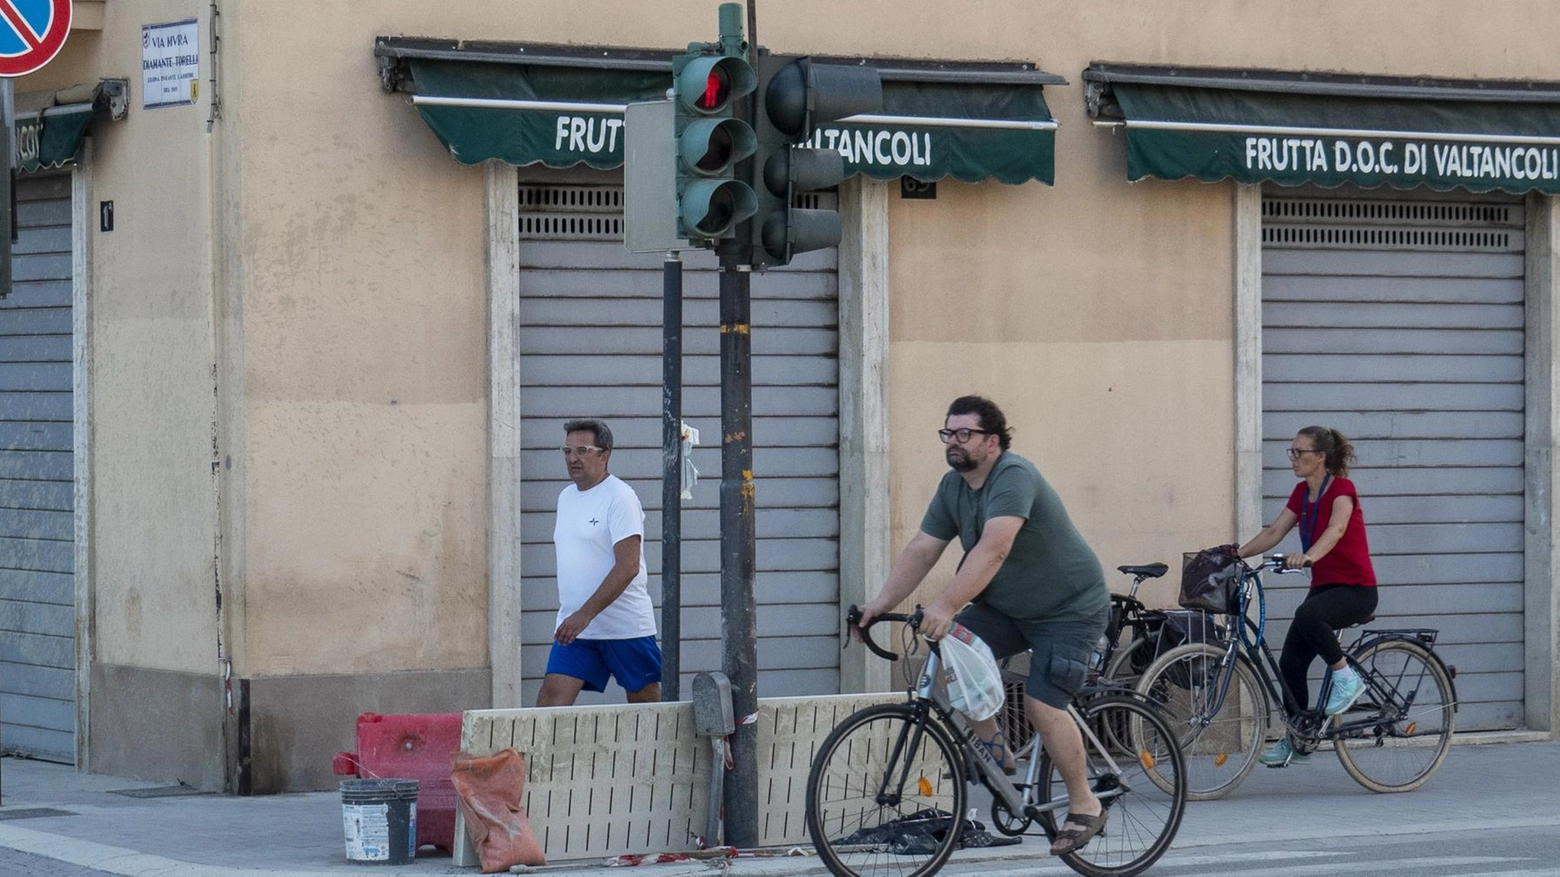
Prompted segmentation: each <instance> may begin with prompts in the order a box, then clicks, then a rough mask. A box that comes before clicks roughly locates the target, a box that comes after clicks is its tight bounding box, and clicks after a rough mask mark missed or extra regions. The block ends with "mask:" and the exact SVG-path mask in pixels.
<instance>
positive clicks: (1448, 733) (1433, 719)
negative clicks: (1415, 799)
mask: <svg viewBox="0 0 1560 877" xmlns="http://www.w3.org/2000/svg"><path fill="white" fill-rule="evenodd" d="M1353 659H1354V661H1355V663H1356V664H1357V668H1356V669H1358V670H1359V671H1360V672H1361V673H1362V674H1363V676H1364V679H1365V693H1364V694H1363V695H1361V696H1360V699H1359V701H1358V702H1356V703H1355V705H1354V707H1353V708H1352V709H1351V710H1349V711H1348V712H1347V713H1344V714H1343V715H1341V716H1338V717H1337V718H1335V719H1334V720H1333V722H1334V724H1333V727H1334V729H1335V732H1334V733H1335V736H1334V737H1333V748H1334V749H1335V750H1336V751H1337V753H1338V760H1339V761H1341V762H1343V769H1344V770H1346V771H1348V772H1349V776H1351V777H1354V779H1355V781H1357V782H1358V783H1359V784H1360V785H1362V786H1364V787H1365V788H1367V789H1370V790H1371V791H1372V792H1409V791H1413V790H1414V789H1417V788H1419V787H1420V786H1422V785H1424V784H1425V781H1426V780H1428V779H1430V775H1431V774H1433V773H1435V771H1436V768H1438V767H1440V766H1441V762H1443V761H1445V760H1446V753H1447V750H1448V749H1450V748H1451V745H1452V726H1453V724H1454V723H1455V720H1456V712H1455V706H1456V704H1455V702H1454V701H1453V698H1452V681H1451V679H1449V678H1447V675H1446V671H1445V669H1444V668H1442V666H1441V664H1440V663H1439V662H1438V661H1436V660H1435V659H1434V658H1432V657H1431V656H1430V653H1429V652H1427V651H1426V650H1425V649H1424V647H1423V646H1421V645H1419V644H1418V643H1412V642H1408V641H1406V640H1378V641H1376V642H1375V643H1373V644H1370V645H1368V646H1366V647H1365V649H1364V650H1363V651H1361V652H1359V653H1358V654H1356V655H1354V656H1353Z"/></svg>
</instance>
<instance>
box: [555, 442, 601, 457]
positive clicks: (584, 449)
mask: <svg viewBox="0 0 1560 877" xmlns="http://www.w3.org/2000/svg"><path fill="white" fill-rule="evenodd" d="M599 450H601V448H598V447H596V446H595V445H580V446H579V447H577V448H569V447H565V448H562V451H563V455H564V456H565V457H571V456H572V457H583V456H585V455H586V454H588V453H590V452H591V451H599Z"/></svg>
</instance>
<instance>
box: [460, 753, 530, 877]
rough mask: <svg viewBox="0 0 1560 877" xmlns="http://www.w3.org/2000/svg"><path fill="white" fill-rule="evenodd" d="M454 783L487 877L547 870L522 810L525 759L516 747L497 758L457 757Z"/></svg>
mask: <svg viewBox="0 0 1560 877" xmlns="http://www.w3.org/2000/svg"><path fill="white" fill-rule="evenodd" d="M450 781H451V782H453V783H454V784H455V798H456V806H457V807H459V808H460V814H461V817H462V818H463V819H465V820H466V833H467V834H469V835H470V836H471V845H472V846H473V847H475V848H476V851H477V856H478V857H479V858H480V859H481V861H482V873H484V874H495V873H498V872H500V871H507V870H509V868H510V866H511V865H545V864H547V857H546V856H545V855H543V854H542V845H541V844H540V843H539V842H537V840H536V833H535V832H533V831H532V830H531V822H530V820H528V819H526V818H525V810H524V809H523V808H522V807H521V806H520V797H521V796H522V795H523V794H524V793H525V756H524V755H521V754H520V751H519V750H517V749H515V748H513V747H511V748H509V749H504V750H502V751H499V752H496V753H494V754H493V755H472V754H471V753H469V752H457V753H455V754H454V755H453V756H451V757H450Z"/></svg>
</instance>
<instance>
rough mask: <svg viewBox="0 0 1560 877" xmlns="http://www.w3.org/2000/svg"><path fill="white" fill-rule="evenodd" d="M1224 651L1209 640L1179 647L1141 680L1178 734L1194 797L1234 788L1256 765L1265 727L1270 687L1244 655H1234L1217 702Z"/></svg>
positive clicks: (1209, 798) (1140, 688) (1189, 790)
mask: <svg viewBox="0 0 1560 877" xmlns="http://www.w3.org/2000/svg"><path fill="white" fill-rule="evenodd" d="M1224 656H1225V650H1224V649H1222V648H1219V647H1217V646H1213V645H1209V644H1207V643H1188V644H1186V645H1182V646H1177V647H1175V648H1173V649H1171V650H1170V651H1168V652H1165V653H1164V654H1163V655H1161V656H1160V657H1159V659H1158V660H1156V661H1155V662H1154V663H1153V664H1152V665H1151V666H1150V667H1149V668H1148V670H1146V671H1145V672H1144V673H1143V678H1142V679H1140V680H1138V692H1139V693H1141V694H1143V695H1144V696H1145V697H1147V698H1149V699H1150V700H1152V701H1153V702H1154V703H1156V704H1159V705H1160V706H1161V707H1163V708H1164V710H1165V713H1166V714H1167V716H1168V717H1169V719H1170V723H1171V725H1172V726H1174V727H1175V729H1176V731H1177V733H1178V734H1179V735H1180V738H1179V739H1180V743H1181V750H1182V753H1183V754H1184V755H1185V756H1186V796H1187V797H1188V798H1190V799H1191V800H1193V801H1212V800H1214V799H1216V798H1222V797H1224V796H1225V795H1228V794H1229V793H1230V792H1232V791H1234V789H1235V787H1236V786H1238V785H1240V781H1241V780H1243V779H1245V778H1246V774H1248V773H1251V769H1252V767H1254V766H1256V763H1257V753H1258V751H1259V750H1260V749H1261V748H1262V740H1263V736H1264V733H1265V731H1266V729H1267V720H1268V700H1267V692H1266V691H1265V690H1264V689H1263V688H1262V686H1261V684H1259V683H1258V682H1257V674H1256V673H1255V672H1254V671H1253V670H1252V669H1251V662H1250V661H1248V660H1246V658H1245V656H1243V655H1237V656H1236V658H1235V673H1234V675H1233V676H1232V677H1231V678H1230V681H1229V689H1228V692H1227V693H1226V694H1225V695H1224V702H1223V704H1222V705H1221V704H1220V703H1219V692H1220V690H1221V689H1222V688H1223V686H1224V681H1223V675H1222V669H1221V664H1222V662H1223V661H1224ZM1215 708H1217V709H1218V711H1217V712H1214V710H1215Z"/></svg>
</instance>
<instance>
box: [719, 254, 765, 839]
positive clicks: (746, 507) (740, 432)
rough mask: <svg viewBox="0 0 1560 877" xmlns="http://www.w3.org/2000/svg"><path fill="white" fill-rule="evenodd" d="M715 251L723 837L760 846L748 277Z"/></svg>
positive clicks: (731, 258)
mask: <svg viewBox="0 0 1560 877" xmlns="http://www.w3.org/2000/svg"><path fill="white" fill-rule="evenodd" d="M718 252H719V254H720V430H721V454H720V465H721V472H720V560H721V563H720V594H721V597H720V608H721V645H722V656H721V669H722V671H723V672H725V674H726V677H727V678H728V679H729V680H731V708H732V714H733V715H735V716H736V717H737V727H736V731H735V732H734V733H733V734H732V735H731V757H732V761H733V767H732V770H731V775H730V777H729V778H728V779H727V781H726V841H727V843H729V844H731V845H732V846H735V847H739V848H749V849H751V848H752V847H756V846H758V752H757V749H758V723H757V720H758V645H757V639H756V624H755V621H754V615H755V610H754V597H753V593H754V578H755V575H754V570H755V563H754V542H755V528H754V507H755V501H756V498H757V496H756V492H755V489H754V485H753V373H752V354H753V347H752V337H751V335H750V334H749V328H750V325H751V321H752V318H751V314H752V304H751V297H752V280H753V274H752V272H751V271H750V270H749V268H748V265H747V260H746V259H745V258H744V255H745V254H744V252H743V247H742V246H741V245H740V244H739V243H738V241H736V240H726V241H722V242H721V245H720V248H719V250H718Z"/></svg>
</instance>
